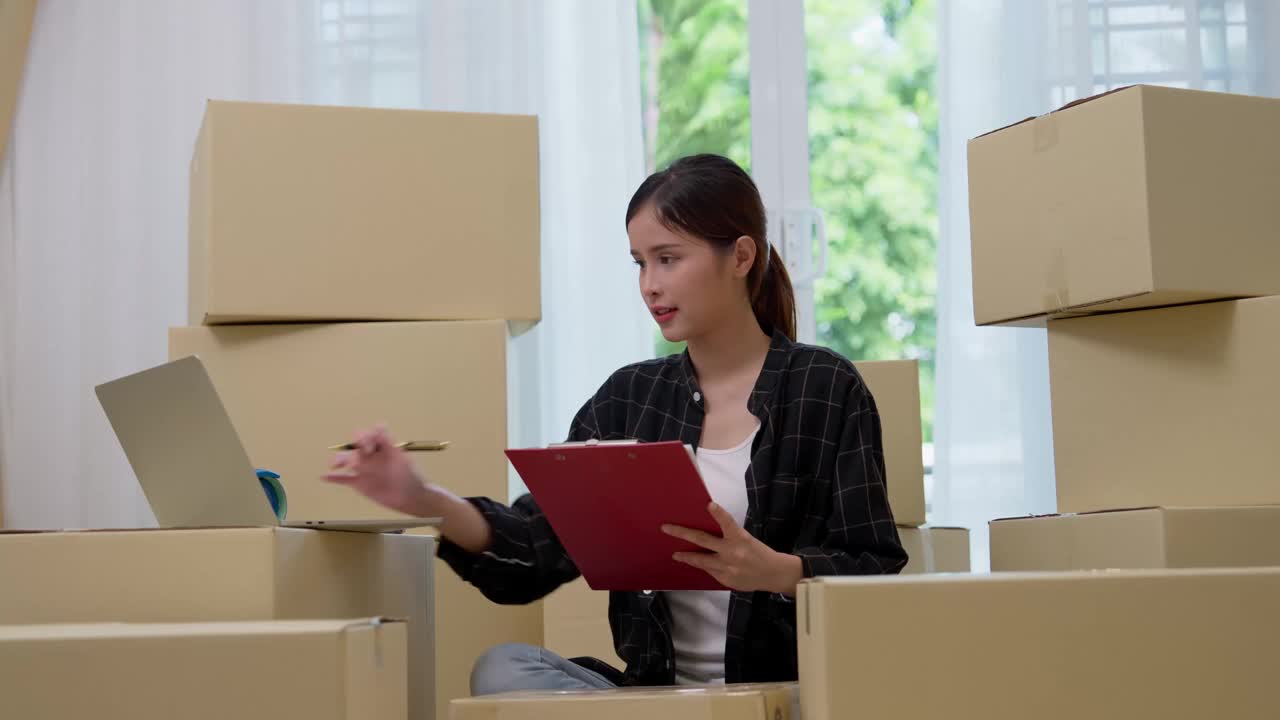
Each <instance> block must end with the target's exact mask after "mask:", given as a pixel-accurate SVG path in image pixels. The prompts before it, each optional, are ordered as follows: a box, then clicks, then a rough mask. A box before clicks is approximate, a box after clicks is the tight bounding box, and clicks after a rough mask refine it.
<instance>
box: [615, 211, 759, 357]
mask: <svg viewBox="0 0 1280 720" xmlns="http://www.w3.org/2000/svg"><path fill="white" fill-rule="evenodd" d="M627 235H628V237H629V238H630V239H631V257H632V259H634V260H635V262H636V265H638V266H639V270H640V297H641V298H642V299H643V300H644V303H645V306H646V307H648V308H649V314H650V315H651V316H652V317H653V319H654V321H655V322H657V323H658V327H660V328H661V329H662V337H664V338H666V339H667V340H668V341H669V342H680V341H682V340H684V341H687V340H689V339H690V338H696V337H698V336H700V335H703V334H705V333H707V332H708V331H710V330H712V329H714V328H715V327H717V326H718V325H719V324H720V323H721V322H722V321H723V320H724V319H725V318H727V317H729V316H730V313H733V312H735V311H736V310H738V309H739V308H738V306H739V305H740V304H741V303H743V302H745V301H746V283H745V281H744V279H743V278H745V276H746V270H745V269H744V270H742V271H741V272H739V267H740V266H741V264H742V258H741V257H740V256H741V252H738V253H735V252H723V251H720V250H717V249H716V248H714V247H712V246H711V245H710V244H709V243H707V242H705V241H703V240H700V239H696V238H691V237H689V236H687V235H684V234H682V233H678V232H673V231H672V230H670V229H668V228H667V227H666V226H665V225H663V224H662V223H661V222H659V221H658V217H657V215H656V214H655V213H654V212H653V209H652V208H651V207H646V208H644V209H643V210H641V211H640V212H638V213H636V215H635V217H633V218H632V219H631V222H630V223H628V225H627ZM739 245H743V243H741V242H740V243H739ZM745 268H746V269H750V262H749V260H748V262H747V264H746V266H745Z"/></svg>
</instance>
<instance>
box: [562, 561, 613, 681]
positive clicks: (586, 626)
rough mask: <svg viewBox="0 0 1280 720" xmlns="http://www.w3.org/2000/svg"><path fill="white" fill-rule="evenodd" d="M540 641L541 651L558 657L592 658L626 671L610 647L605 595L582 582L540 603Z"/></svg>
mask: <svg viewBox="0 0 1280 720" xmlns="http://www.w3.org/2000/svg"><path fill="white" fill-rule="evenodd" d="M542 640H543V646H544V647H546V648H547V649H548V650H550V651H551V652H554V653H556V654H557V655H560V656H561V657H565V658H575V657H580V656H587V657H593V658H596V659H597V660H603V661H604V662H607V663H609V664H610V665H612V666H614V667H615V668H617V669H619V670H624V669H626V665H625V664H624V663H623V662H622V658H620V657H618V653H617V651H616V650H615V649H614V647H613V630H612V629H610V627H609V593H608V592H607V591H604V590H592V589H591V586H589V585H587V581H586V580H584V579H582V578H578V579H577V580H574V581H573V582H571V583H567V584H565V585H561V586H560V587H559V588H557V589H556V590H555V592H553V593H551V594H550V595H548V596H546V597H545V598H543V599H542Z"/></svg>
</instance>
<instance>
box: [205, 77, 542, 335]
mask: <svg viewBox="0 0 1280 720" xmlns="http://www.w3.org/2000/svg"><path fill="white" fill-rule="evenodd" d="M189 225H190V228H189V231H190V248H189V264H190V278H189V283H190V308H189V309H190V313H189V321H190V324H192V325H200V324H214V323H243V322H282V321H333V320H478V319H489V318H503V319H508V320H518V321H523V322H524V323H526V324H531V323H533V322H536V321H537V320H538V318H539V315H540V309H539V303H540V293H541V289H540V282H539V271H538V268H539V240H538V238H539V209H538V125H537V119H536V118H535V117H532V116H517V115H484V114H475V113H451V112H430V111H423V110H382V109H369V108H351V107H319V106H306V105H271V104H263V103H245V102H221V101H210V102H209V103H208V105H207V106H206V108H205V115H204V122H203V124H202V126H201V128H200V133H199V136H198V138H197V140H196V145H195V153H194V156H193V158H192V161H191V203H190V222H189Z"/></svg>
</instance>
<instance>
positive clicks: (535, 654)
mask: <svg viewBox="0 0 1280 720" xmlns="http://www.w3.org/2000/svg"><path fill="white" fill-rule="evenodd" d="M611 687H614V684H613V683H611V682H609V681H608V680H606V679H604V677H602V676H601V675H600V674H599V673H596V672H593V671H591V670H588V669H586V668H584V667H582V666H581V665H578V664H576V663H574V662H573V661H571V660H566V659H564V658H562V657H560V656H559V655H556V654H555V653H553V652H551V651H550V650H546V649H543V648H540V647H535V646H533V645H524V644H522V643H506V644H504V645H498V646H497V647H495V648H493V649H491V650H489V651H487V652H485V654H484V655H481V656H480V659H479V660H477V661H476V664H475V667H473V668H472V669H471V694H472V695H492V694H494V693H500V692H510V691H514V690H605V689H608V688H611Z"/></svg>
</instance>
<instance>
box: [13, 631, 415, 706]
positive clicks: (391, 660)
mask: <svg viewBox="0 0 1280 720" xmlns="http://www.w3.org/2000/svg"><path fill="white" fill-rule="evenodd" d="M407 680H408V676H407V670H406V667H405V626H404V623H401V622H394V621H386V620H359V621H357V620H311V621H293V622H225V623H193V624H161V625H151V624H144V625H131V624H124V623H115V624H101V625H15V626H0V697H3V698H4V706H5V715H6V716H7V717H13V718H23V719H24V720H43V719H46V718H47V719H48V720H53V719H54V718H57V719H58V720H62V719H63V718H76V717H81V718H90V717H91V718H95V719H96V720H170V719H171V718H174V717H182V718H188V719H190V720H204V719H207V720H226V719H227V718H237V719H238V720H255V719H261V720H279V719H280V718H295V717H297V718H301V717H305V718H308V719H309V720H403V719H404V718H406V717H407V712H406V706H405V698H406V696H407V693H408V690H407V685H408V683H407Z"/></svg>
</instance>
